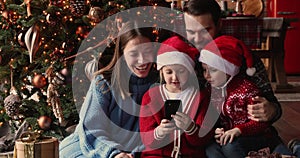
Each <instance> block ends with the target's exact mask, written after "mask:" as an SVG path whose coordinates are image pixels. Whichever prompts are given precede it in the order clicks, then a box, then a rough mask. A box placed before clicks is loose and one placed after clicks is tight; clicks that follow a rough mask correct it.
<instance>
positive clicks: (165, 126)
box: [156, 119, 176, 137]
mask: <svg viewBox="0 0 300 158" xmlns="http://www.w3.org/2000/svg"><path fill="white" fill-rule="evenodd" d="M175 129H176V126H175V124H174V123H173V122H171V121H169V120H167V119H163V120H161V122H160V124H159V126H157V127H156V132H157V135H158V136H159V137H165V136H166V135H167V134H170V133H171V132H173V131H174V130H175Z"/></svg>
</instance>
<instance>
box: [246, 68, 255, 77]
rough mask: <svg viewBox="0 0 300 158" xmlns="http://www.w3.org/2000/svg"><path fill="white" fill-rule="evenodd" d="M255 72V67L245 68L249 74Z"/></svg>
mask: <svg viewBox="0 0 300 158" xmlns="http://www.w3.org/2000/svg"><path fill="white" fill-rule="evenodd" d="M255 72H256V69H255V67H251V68H247V70H246V73H247V75H249V76H253V75H254V74H255Z"/></svg>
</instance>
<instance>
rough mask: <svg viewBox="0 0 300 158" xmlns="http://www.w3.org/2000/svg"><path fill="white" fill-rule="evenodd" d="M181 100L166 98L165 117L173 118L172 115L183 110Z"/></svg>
mask: <svg viewBox="0 0 300 158" xmlns="http://www.w3.org/2000/svg"><path fill="white" fill-rule="evenodd" d="M181 104H182V103H181V100H166V101H165V104H164V110H165V117H164V118H165V119H168V120H172V117H171V115H175V114H176V112H177V111H179V112H181V111H182V105H181Z"/></svg>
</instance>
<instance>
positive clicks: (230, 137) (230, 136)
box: [220, 128, 241, 145]
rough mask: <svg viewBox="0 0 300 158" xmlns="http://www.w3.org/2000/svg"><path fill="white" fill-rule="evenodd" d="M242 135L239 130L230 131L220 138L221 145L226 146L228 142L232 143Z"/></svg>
mask: <svg viewBox="0 0 300 158" xmlns="http://www.w3.org/2000/svg"><path fill="white" fill-rule="evenodd" d="M240 135H241V131H240V129H238V128H233V129H231V130H228V131H226V132H225V133H224V134H223V135H222V136H221V137H220V145H226V144H227V142H228V141H229V143H231V142H232V141H233V138H234V137H238V136H240Z"/></svg>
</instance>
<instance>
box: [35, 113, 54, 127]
mask: <svg viewBox="0 0 300 158" xmlns="http://www.w3.org/2000/svg"><path fill="white" fill-rule="evenodd" d="M51 123H52V120H51V118H50V117H49V116H40V117H39V119H38V124H39V127H40V128H41V129H44V130H46V129H49V128H50V126H51Z"/></svg>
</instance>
